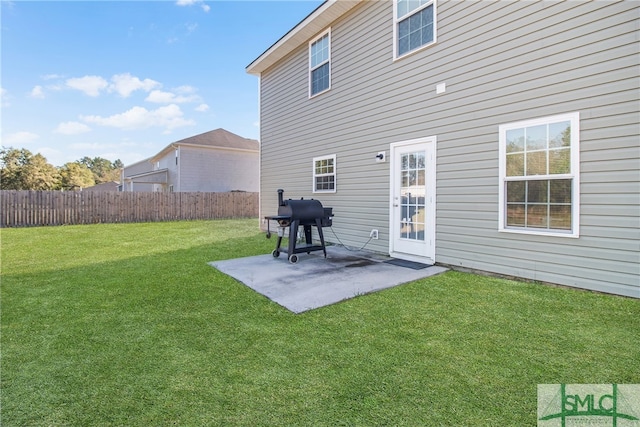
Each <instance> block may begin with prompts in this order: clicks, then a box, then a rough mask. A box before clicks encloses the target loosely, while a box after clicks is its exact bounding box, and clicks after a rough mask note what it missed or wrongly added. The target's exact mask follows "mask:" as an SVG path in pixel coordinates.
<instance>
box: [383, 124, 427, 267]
mask: <svg viewBox="0 0 640 427" xmlns="http://www.w3.org/2000/svg"><path fill="white" fill-rule="evenodd" d="M435 153H436V137H435V136H434V137H429V138H421V139H415V140H411V141H404V142H397V143H394V144H391V168H390V169H391V203H390V204H391V206H390V215H389V217H390V224H389V226H390V227H389V229H390V230H391V238H390V239H389V254H390V255H391V256H392V257H395V258H401V259H406V260H410V261H416V262H423V263H434V262H435V254H436V253H435V244H436V242H435V240H436V238H435V236H436V233H435V226H436V221H435V214H436V209H435V203H436V195H435V191H436V155H435Z"/></svg>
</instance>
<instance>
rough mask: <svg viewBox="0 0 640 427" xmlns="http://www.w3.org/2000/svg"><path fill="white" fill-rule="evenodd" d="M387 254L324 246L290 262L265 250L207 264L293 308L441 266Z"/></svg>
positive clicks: (363, 291) (335, 299)
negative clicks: (407, 262) (414, 264)
mask: <svg viewBox="0 0 640 427" xmlns="http://www.w3.org/2000/svg"><path fill="white" fill-rule="evenodd" d="M389 260H392V258H389V257H386V256H383V255H380V254H375V253H372V252H366V251H350V250H347V249H345V248H344V247H342V246H328V247H327V258H326V259H325V258H324V256H323V255H322V252H312V253H311V254H308V255H307V254H300V256H299V261H298V262H297V263H296V264H291V263H290V262H289V261H288V260H287V256H286V254H282V255H281V256H280V257H279V258H274V257H273V256H272V255H271V254H266V255H258V256H253V257H246V258H237V259H230V260H224V261H213V262H210V263H209V264H210V265H211V266H213V267H215V268H217V269H218V270H220V271H221V272H223V273H225V274H227V275H229V276H231V277H233V278H235V279H236V280H238V281H240V282H242V283H244V284H245V285H246V286H248V287H250V288H251V289H253V290H255V291H256V292H258V293H260V294H262V295H264V296H266V297H267V298H269V299H270V300H272V301H274V302H276V303H278V304H280V305H281V306H283V307H285V308H287V309H288V310H290V311H292V312H294V313H302V312H304V311H307V310H312V309H315V308H319V307H324V306H327V305H330V304H335V303H337V302H340V301H344V300H346V299H349V298H353V297H356V296H359V295H364V294H368V293H371V292H376V291H379V290H382V289H387V288H391V287H394V286H398V285H401V284H403V283H407V282H411V281H414V280H417V279H422V278H425V277H429V276H433V275H436V274H440V273H442V272H444V271H446V270H447V269H446V268H444V267H440V266H429V267H426V268H420V269H414V268H408V267H403V266H398V265H393V264H390V263H388V262H387V261H389Z"/></svg>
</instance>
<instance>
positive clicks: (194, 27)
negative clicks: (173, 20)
mask: <svg viewBox="0 0 640 427" xmlns="http://www.w3.org/2000/svg"><path fill="white" fill-rule="evenodd" d="M184 26H185V27H186V28H187V34H191V33H193V32H194V31H195V30H197V29H198V24H195V23H194V24H185V25H184Z"/></svg>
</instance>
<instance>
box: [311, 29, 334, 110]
mask: <svg viewBox="0 0 640 427" xmlns="http://www.w3.org/2000/svg"><path fill="white" fill-rule="evenodd" d="M327 34H328V35H329V38H328V40H329V47H328V49H329V57H328V58H327V60H326V61H324V62H322V63H321V64H318V65H316V66H315V67H314V68H311V45H313V44H314V43H315V42H317V41H318V40H320V39H321V38H323V37H324V36H326V35H327ZM308 56H309V72H308V74H309V99H311V98H315V97H316V96H318V95H321V94H323V93H325V92H328V91H329V90H331V27H329V28H327V29H326V30H325V31H323V32H322V33H320V34H318V36H317V37H315V38H313V39H312V40H311V41H310V42H309V49H308ZM327 63H328V64H329V86H328V87H327V88H326V89H324V90H322V91H320V92H318V93H313V94H312V93H311V72H312V71H313V70H315V69H317V68H319V67H321V66H323V65H324V64H327Z"/></svg>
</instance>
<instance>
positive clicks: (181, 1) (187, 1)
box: [176, 0, 211, 12]
mask: <svg viewBox="0 0 640 427" xmlns="http://www.w3.org/2000/svg"><path fill="white" fill-rule="evenodd" d="M176 4H177V5H178V6H194V5H199V6H200V7H201V8H202V10H204V11H205V12H209V11H210V10H211V7H209V5H207V4H205V3H204V1H202V0H177V1H176Z"/></svg>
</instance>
